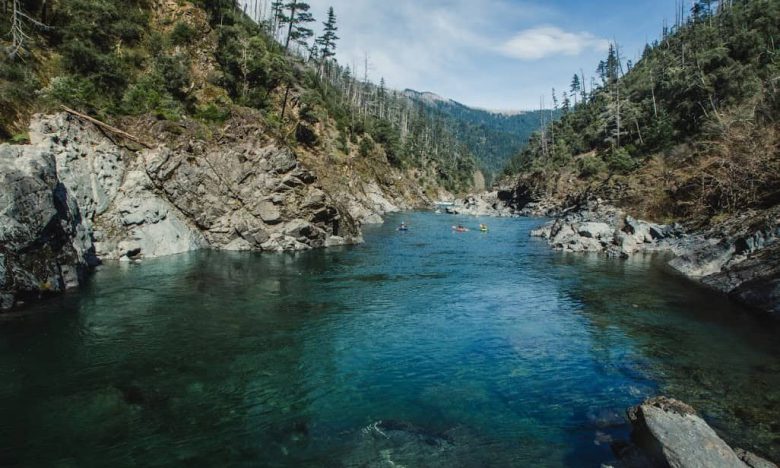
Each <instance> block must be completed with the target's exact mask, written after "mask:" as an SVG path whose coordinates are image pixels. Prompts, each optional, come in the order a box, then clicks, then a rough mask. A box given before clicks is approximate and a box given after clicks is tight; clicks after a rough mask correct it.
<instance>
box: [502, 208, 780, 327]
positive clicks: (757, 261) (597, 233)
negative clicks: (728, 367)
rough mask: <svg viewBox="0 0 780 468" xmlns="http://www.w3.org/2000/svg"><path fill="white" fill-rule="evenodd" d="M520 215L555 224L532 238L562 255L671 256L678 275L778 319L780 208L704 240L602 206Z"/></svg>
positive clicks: (723, 227)
mask: <svg viewBox="0 0 780 468" xmlns="http://www.w3.org/2000/svg"><path fill="white" fill-rule="evenodd" d="M515 212H516V213H518V214H520V215H523V216H551V217H553V218H555V219H554V220H553V221H550V222H548V223H547V224H545V225H544V226H542V227H540V228H539V229H536V230H534V231H533V232H532V233H531V235H532V236H535V237H540V238H543V239H546V240H547V242H548V243H549V244H550V246H551V247H553V248H555V249H557V250H562V251H567V252H598V253H605V254H607V255H609V256H613V257H621V258H626V257H628V256H630V255H634V254H640V253H647V252H670V253H672V254H673V255H674V256H675V258H674V259H672V260H671V261H670V262H669V265H670V266H671V267H672V268H673V269H674V270H675V271H677V272H679V273H680V274H682V275H684V276H686V277H688V278H690V279H693V280H695V281H698V282H700V283H701V284H703V285H706V286H708V287H710V288H712V289H714V290H717V291H719V292H722V293H724V294H727V295H728V296H729V297H731V298H733V299H735V300H738V301H739V302H742V303H744V304H746V305H748V306H750V307H753V308H755V309H757V310H761V311H763V312H765V313H767V314H769V315H771V316H773V317H774V318H780V241H778V240H779V239H780V207H775V208H773V209H770V210H767V211H766V212H763V213H746V214H745V215H744V216H743V217H740V218H737V219H731V220H729V221H727V222H723V223H721V224H719V225H717V226H715V227H711V228H710V229H708V230H706V231H699V232H691V231H690V230H687V229H685V228H684V227H683V226H682V225H680V224H674V225H663V224H656V223H651V222H647V221H642V220H638V219H634V218H633V217H631V216H629V215H628V214H627V213H626V212H625V211H624V210H622V209H619V208H616V207H614V206H612V205H610V204H608V203H605V202H603V201H602V200H598V199H597V200H589V201H587V202H584V203H581V204H576V205H573V206H570V207H567V208H564V209H560V208H557V207H556V205H555V204H554V203H551V202H547V203H544V202H541V203H526V204H525V205H524V206H523V207H522V208H521V209H519V210H516V211H515Z"/></svg>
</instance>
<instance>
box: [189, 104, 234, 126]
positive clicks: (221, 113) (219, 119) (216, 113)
mask: <svg viewBox="0 0 780 468" xmlns="http://www.w3.org/2000/svg"><path fill="white" fill-rule="evenodd" d="M195 116H196V117H198V118H199V119H201V120H204V121H206V122H211V123H224V122H225V121H226V120H227V119H228V118H230V107H219V106H217V105H216V104H214V103H209V104H207V105H205V106H199V107H198V109H197V111H196V113H195Z"/></svg>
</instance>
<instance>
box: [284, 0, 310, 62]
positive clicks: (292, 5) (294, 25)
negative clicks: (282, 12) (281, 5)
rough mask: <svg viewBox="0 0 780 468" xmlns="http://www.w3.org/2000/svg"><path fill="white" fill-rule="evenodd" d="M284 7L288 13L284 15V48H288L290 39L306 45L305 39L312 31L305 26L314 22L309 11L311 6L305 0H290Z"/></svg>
mask: <svg viewBox="0 0 780 468" xmlns="http://www.w3.org/2000/svg"><path fill="white" fill-rule="evenodd" d="M285 8H286V9H287V10H289V15H286V17H285V23H287V39H286V40H285V42H284V50H289V49H290V42H291V41H294V42H296V43H298V44H300V45H302V46H306V41H307V40H308V39H309V38H311V37H312V36H313V35H314V31H312V30H311V29H310V28H308V27H307V26H306V25H307V24H308V23H312V22H314V17H313V16H312V14H311V13H310V12H309V9H311V6H309V4H308V3H306V2H299V1H298V0H292V1H291V2H289V3H287V4H286V5H285Z"/></svg>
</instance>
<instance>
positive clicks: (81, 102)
mask: <svg viewBox="0 0 780 468" xmlns="http://www.w3.org/2000/svg"><path fill="white" fill-rule="evenodd" d="M41 94H42V96H43V97H44V99H46V100H48V101H50V102H51V103H55V104H65V105H68V106H71V107H75V108H81V109H84V108H87V107H89V106H90V104H91V103H92V101H93V97H94V95H95V85H94V84H92V82H91V81H89V80H87V79H85V78H82V77H79V76H72V75H65V76H57V77H55V78H53V79H52V80H51V82H50V83H49V86H47V87H46V88H44V89H43V91H42V93H41Z"/></svg>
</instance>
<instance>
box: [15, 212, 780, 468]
mask: <svg viewBox="0 0 780 468" xmlns="http://www.w3.org/2000/svg"><path fill="white" fill-rule="evenodd" d="M402 220H405V221H406V222H407V223H408V224H409V225H410V230H409V231H408V232H398V231H396V230H395V226H396V225H397V224H398V223H399V222H400V221H402ZM481 221H483V222H487V223H489V225H490V231H489V232H488V233H481V232H477V231H476V230H472V231H471V232H467V233H454V232H452V231H451V229H450V226H451V225H452V224H454V223H463V224H465V225H467V226H469V227H472V228H476V226H477V224H478V223H479V222H480V220H477V219H475V218H458V217H452V216H447V215H434V214H430V213H405V214H402V215H394V216H390V217H389V220H388V222H387V224H385V225H384V226H378V227H371V228H368V229H367V230H366V233H365V239H366V243H365V244H363V245H359V246H354V247H344V248H335V249H328V250H318V251H311V252H306V253H300V254H252V253H225V252H198V253H192V254H186V255H179V256H174V257H168V258H160V259H154V260H147V261H144V262H143V263H141V264H123V265H119V264H111V265H105V266H103V267H102V268H101V269H100V270H99V271H98V272H97V273H96V274H95V275H94V276H93V277H92V279H91V280H90V282H89V284H88V286H87V287H86V288H84V289H82V290H81V291H78V292H73V293H69V294H66V295H64V296H61V297H57V298H53V299H50V300H47V301H44V302H42V303H39V304H36V305H34V306H30V307H28V308H27V309H26V310H25V311H24V313H23V314H21V315H14V316H6V317H5V318H2V319H0V465H2V466H6V465H11V466H13V465H19V466H51V465H63V466H65V465H66V466H94V465H101V466H128V465H136V466H138V465H141V466H150V465H212V466H385V465H382V464H381V463H382V462H383V460H384V461H388V460H392V461H393V462H396V463H401V464H404V465H406V466H527V465H536V466H599V463H601V462H603V461H607V460H609V459H610V458H611V453H610V449H609V441H610V440H611V439H615V438H624V437H626V435H627V433H628V427H627V424H626V422H625V420H624V418H623V414H624V410H625V408H626V407H628V406H630V405H633V404H636V403H638V402H640V401H641V400H642V399H643V398H645V397H647V396H651V395H656V394H665V395H668V396H672V397H676V398H680V399H682V400H684V401H686V402H687V403H689V404H691V405H693V406H694V407H696V408H697V409H698V410H699V411H700V413H701V414H702V415H703V416H704V417H705V418H706V419H707V421H708V422H709V423H710V424H711V425H712V426H713V427H714V428H716V430H718V431H719V432H720V433H721V435H723V436H724V438H726V440H727V442H729V443H731V444H732V445H734V446H740V447H744V448H748V449H754V450H757V451H758V452H759V453H763V454H764V455H768V456H770V457H771V458H774V459H778V458H780V424H779V422H780V346H778V336H780V334H779V332H780V330H778V327H777V326H776V325H774V324H772V323H768V322H765V321H763V320H761V319H757V318H753V316H752V315H751V314H749V313H748V311H746V310H744V309H741V308H740V307H739V306H737V305H735V304H732V303H730V302H729V301H728V300H727V299H725V298H724V297H722V296H720V295H717V294H714V293H711V292H709V291H707V290H706V289H703V288H700V287H698V286H697V285H695V284H693V283H691V282H689V281H687V280H685V279H683V278H680V277H678V276H675V275H674V274H673V273H671V272H670V271H669V270H668V269H667V268H666V267H665V263H664V259H663V258H662V257H659V256H638V257H634V258H632V259H630V260H619V259H609V258H606V257H604V256H598V255H592V256H590V255H579V254H578V255H575V254H562V253H559V252H554V251H551V250H550V249H549V248H548V247H547V245H546V244H544V242H543V241H540V240H537V239H532V238H530V237H529V235H528V233H529V231H530V230H531V229H532V228H534V227H536V226H538V225H539V224H540V223H541V222H542V220H538V219H485V220H481ZM380 421H381V423H380ZM388 466H389V465H388Z"/></svg>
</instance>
